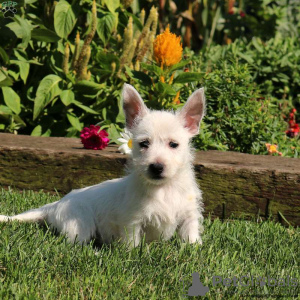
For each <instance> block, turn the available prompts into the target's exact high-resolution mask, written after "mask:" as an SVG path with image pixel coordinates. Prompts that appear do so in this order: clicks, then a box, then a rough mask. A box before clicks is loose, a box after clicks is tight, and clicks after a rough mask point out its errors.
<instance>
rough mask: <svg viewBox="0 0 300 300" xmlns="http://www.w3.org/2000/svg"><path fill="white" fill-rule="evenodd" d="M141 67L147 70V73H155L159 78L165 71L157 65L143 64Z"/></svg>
mask: <svg viewBox="0 0 300 300" xmlns="http://www.w3.org/2000/svg"><path fill="white" fill-rule="evenodd" d="M141 67H142V68H143V69H146V70H147V71H150V72H153V73H154V74H156V75H157V76H161V75H162V74H163V70H162V69H161V68H160V67H159V66H157V65H154V64H153V65H148V64H145V63H141Z"/></svg>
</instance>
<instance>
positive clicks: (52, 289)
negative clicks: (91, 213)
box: [0, 190, 300, 299]
mask: <svg viewBox="0 0 300 300" xmlns="http://www.w3.org/2000/svg"><path fill="white" fill-rule="evenodd" d="M0 193H1V196H0V213H1V214H15V213H19V212H22V211H24V210H26V209H29V208H33V207H37V206H40V205H42V204H45V203H49V202H53V201H55V200H57V199H58V198H59V197H58V196H57V195H56V196H53V195H49V194H46V193H43V192H39V193H34V192H32V191H24V192H22V193H19V192H17V191H14V190H9V191H5V190H2V191H1V192H0ZM299 265H300V229H299V228H292V227H290V228H285V227H283V226H281V225H280V224H278V223H274V222H273V221H266V222H260V223H257V222H254V221H253V222H250V221H240V220H239V221H237V220H236V221H225V222H222V221H220V220H215V221H211V220H210V218H206V220H205V232H204V235H203V246H197V245H187V244H184V243H181V242H180V241H179V240H178V239H177V238H174V239H173V240H172V241H169V242H163V241H158V242H154V243H151V244H142V245H141V246H140V247H138V248H135V249H133V250H128V249H127V248H126V246H125V245H123V244H120V243H117V242H116V243H114V244H113V245H111V246H103V247H102V248H101V249H97V248H95V247H94V246H93V245H88V246H80V245H73V244H69V243H68V242H67V241H66V240H65V238H64V237H63V236H56V235H55V234H53V233H52V232H51V231H50V230H48V229H47V228H46V227H45V228H43V227H40V226H38V225H36V224H19V223H17V222H13V223H9V224H0V298H1V299H13V298H18V299H180V298H183V297H184V293H187V288H185V292H183V282H182V279H183V278H184V281H185V287H188V286H189V285H191V279H192V277H191V274H192V273H193V272H198V273H199V275H200V280H201V282H202V283H203V284H204V286H208V287H209V289H210V290H209V292H208V293H207V294H206V296H205V297H199V299H200V298H201V299H202V298H203V299H205V298H206V299H224V297H225V298H226V299H228V298H230V299H241V298H242V297H243V295H244V297H245V298H246V297H247V298H248V297H250V295H251V297H264V299H266V298H267V299H273V298H276V297H282V298H283V297H284V298H285V299H287V298H292V297H293V296H294V298H297V296H296V295H297V294H298V299H299V297H300V268H299ZM213 276H219V277H215V281H221V278H222V280H223V279H225V278H229V279H232V280H234V279H233V277H234V276H235V277H236V278H238V280H241V281H238V282H237V283H236V284H235V285H236V286H233V283H231V284H229V282H230V280H227V281H225V282H224V283H227V285H230V286H224V285H223V284H217V285H215V286H213ZM242 276H249V277H251V276H253V278H254V279H253V282H254V283H253V284H252V283H251V281H249V283H250V286H247V287H243V286H242V285H241V283H242V284H247V283H248V279H247V278H244V279H243V280H242V279H241V277H242ZM259 277H262V278H263V277H265V279H259ZM270 278H273V279H275V280H276V283H275V281H274V280H271V279H270ZM280 278H281V279H280ZM259 282H260V283H259ZM295 282H296V283H295ZM279 283H280V285H281V286H278V285H279ZM271 285H273V286H271ZM283 285H284V286H283ZM292 285H294V286H292ZM255 295H256V296H255ZM288 296H289V297H288Z"/></svg>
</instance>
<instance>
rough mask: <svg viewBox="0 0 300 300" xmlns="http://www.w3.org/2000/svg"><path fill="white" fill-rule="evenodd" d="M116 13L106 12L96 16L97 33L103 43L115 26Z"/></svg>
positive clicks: (116, 20) (107, 39) (116, 23)
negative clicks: (98, 16)
mask: <svg viewBox="0 0 300 300" xmlns="http://www.w3.org/2000/svg"><path fill="white" fill-rule="evenodd" d="M117 25H118V14H116V13H114V14H112V13H108V14H104V15H102V17H101V18H98V25H97V33H98V35H99V37H100V39H101V41H102V42H103V44H104V45H106V44H107V42H108V41H109V39H110V37H111V34H112V32H113V31H114V30H115V29H116V28H117Z"/></svg>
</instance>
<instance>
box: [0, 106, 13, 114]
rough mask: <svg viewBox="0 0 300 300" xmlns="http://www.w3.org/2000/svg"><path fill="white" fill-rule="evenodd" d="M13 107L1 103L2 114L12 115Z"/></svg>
mask: <svg viewBox="0 0 300 300" xmlns="http://www.w3.org/2000/svg"><path fill="white" fill-rule="evenodd" d="M12 114H13V112H12V111H11V109H10V108H9V107H7V106H5V105H0V115H12Z"/></svg>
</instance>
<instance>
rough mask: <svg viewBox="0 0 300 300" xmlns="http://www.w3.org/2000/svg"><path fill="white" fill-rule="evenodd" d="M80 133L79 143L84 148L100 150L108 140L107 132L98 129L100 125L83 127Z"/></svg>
mask: <svg viewBox="0 0 300 300" xmlns="http://www.w3.org/2000/svg"><path fill="white" fill-rule="evenodd" d="M80 133H81V134H80V139H81V143H82V144H83V146H84V148H86V149H93V150H102V149H104V148H105V147H106V146H107V144H108V142H109V138H107V137H108V133H107V132H106V131H105V130H100V126H95V125H90V127H89V128H88V127H84V128H83V129H82V130H81V132H80Z"/></svg>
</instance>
